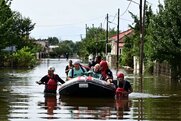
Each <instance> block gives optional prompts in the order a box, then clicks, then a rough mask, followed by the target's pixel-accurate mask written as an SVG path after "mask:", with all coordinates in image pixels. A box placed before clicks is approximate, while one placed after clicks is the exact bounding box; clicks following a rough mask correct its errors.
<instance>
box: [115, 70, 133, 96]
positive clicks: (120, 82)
mask: <svg viewBox="0 0 181 121" xmlns="http://www.w3.org/2000/svg"><path fill="white" fill-rule="evenodd" d="M115 85H116V96H118V97H125V98H127V97H128V95H129V94H130V93H132V92H133V89H132V87H131V84H130V83H129V82H128V81H126V80H125V79H124V74H123V73H118V74H117V82H116V84H115Z"/></svg>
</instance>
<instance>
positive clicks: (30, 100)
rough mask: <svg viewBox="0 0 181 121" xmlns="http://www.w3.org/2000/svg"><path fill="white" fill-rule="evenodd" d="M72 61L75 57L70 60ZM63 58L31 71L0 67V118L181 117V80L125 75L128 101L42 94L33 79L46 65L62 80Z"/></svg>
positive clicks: (2, 120)
mask: <svg viewBox="0 0 181 121" xmlns="http://www.w3.org/2000/svg"><path fill="white" fill-rule="evenodd" d="M73 61H74V60H73ZM67 63H68V62H67V61H66V60H65V59H50V60H43V61H42V63H41V64H40V65H38V66H37V67H35V68H34V69H31V70H12V69H1V70H0V73H1V75H0V121H24V120H28V121H37V120H38V121H41V120H45V119H52V120H68V121H72V120H74V119H92V120H105V119H106V120H118V119H119V120H126V119H127V120H131V121H140V120H145V121H150V120H155V121H159V120H160V121H163V120H164V121H165V120H167V121H170V120H173V121H178V120H181V91H180V89H181V83H175V82H171V81H169V79H167V78H161V77H153V76H150V75H146V76H145V77H144V80H143V82H142V84H141V83H140V79H139V78H136V77H134V76H133V75H132V74H130V75H127V76H128V79H129V81H130V83H131V84H132V87H133V90H134V92H133V93H132V94H130V96H129V99H128V100H114V99H94V98H90V99H80V98H62V99H59V95H58V94H57V95H44V93H43V90H44V85H37V84H36V83H35V81H38V80H40V79H41V77H42V76H44V75H46V74H47V67H48V66H49V65H52V66H54V67H55V73H56V74H59V76H60V77H61V78H62V79H63V80H65V77H66V75H65V73H64V70H65V66H66V65H67Z"/></svg>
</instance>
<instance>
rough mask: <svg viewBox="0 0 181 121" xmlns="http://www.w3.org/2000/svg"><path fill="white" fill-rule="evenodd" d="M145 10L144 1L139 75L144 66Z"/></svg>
mask: <svg viewBox="0 0 181 121" xmlns="http://www.w3.org/2000/svg"><path fill="white" fill-rule="evenodd" d="M145 9H146V0H144V6H143V17H142V19H143V20H142V28H141V35H142V36H141V46H140V48H141V49H140V61H141V64H140V67H141V69H140V75H141V76H142V74H143V65H144V63H143V62H144V35H145Z"/></svg>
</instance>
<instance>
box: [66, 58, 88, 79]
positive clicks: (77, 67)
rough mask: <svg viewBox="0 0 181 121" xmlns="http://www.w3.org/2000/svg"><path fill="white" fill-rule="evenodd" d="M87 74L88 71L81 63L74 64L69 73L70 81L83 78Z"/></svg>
mask: <svg viewBox="0 0 181 121" xmlns="http://www.w3.org/2000/svg"><path fill="white" fill-rule="evenodd" d="M85 72H87V70H86V69H85V68H84V67H83V66H81V64H80V62H79V61H76V62H74V67H73V68H72V69H70V71H69V72H68V80H70V79H72V78H75V77H78V76H82V75H84V73H85Z"/></svg>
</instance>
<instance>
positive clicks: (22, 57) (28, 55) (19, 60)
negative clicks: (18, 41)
mask: <svg viewBox="0 0 181 121" xmlns="http://www.w3.org/2000/svg"><path fill="white" fill-rule="evenodd" d="M12 59H13V65H14V66H16V67H32V66H34V65H35V64H36V58H35V55H34V54H33V53H32V52H31V50H30V48H29V47H23V48H22V49H21V50H18V51H17V52H15V53H13V54H12Z"/></svg>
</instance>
